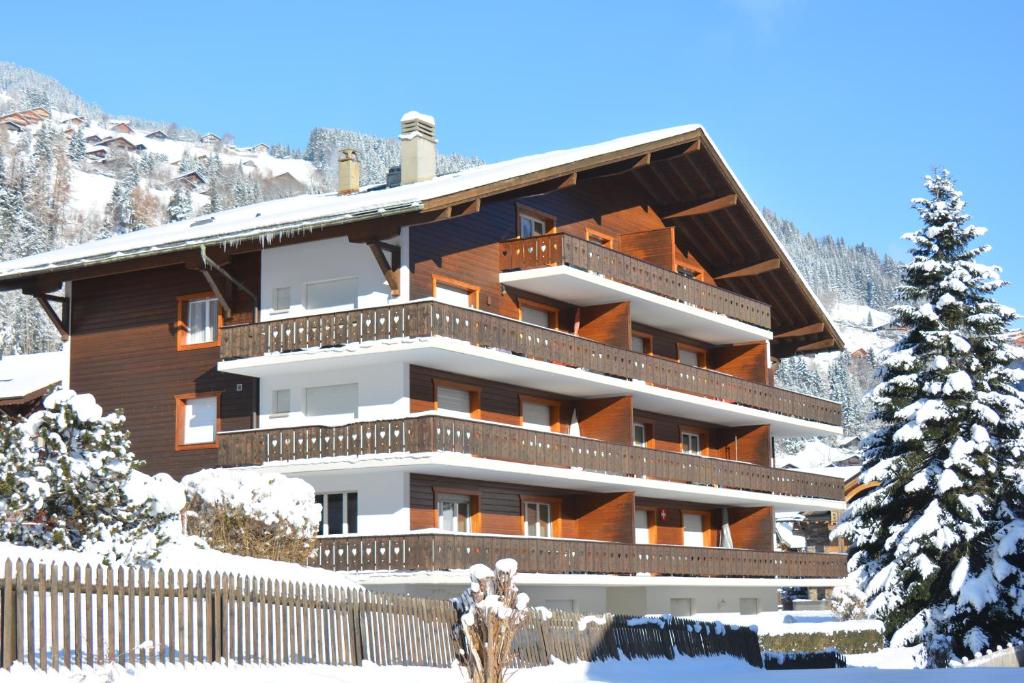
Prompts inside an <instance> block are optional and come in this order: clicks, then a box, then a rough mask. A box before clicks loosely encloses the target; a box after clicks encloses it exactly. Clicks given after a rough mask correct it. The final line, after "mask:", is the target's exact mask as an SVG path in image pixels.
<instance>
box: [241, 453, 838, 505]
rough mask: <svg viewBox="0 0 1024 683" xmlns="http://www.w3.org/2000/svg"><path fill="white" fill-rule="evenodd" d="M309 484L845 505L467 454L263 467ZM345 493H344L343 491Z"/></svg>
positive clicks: (345, 459)
mask: <svg viewBox="0 0 1024 683" xmlns="http://www.w3.org/2000/svg"><path fill="white" fill-rule="evenodd" d="M258 467H261V468H264V469H273V470H275V471H278V472H282V473H284V474H289V475H292V476H298V477H301V478H302V479H304V480H306V481H308V482H309V483H311V484H312V485H313V487H314V488H316V490H317V491H330V490H334V489H335V488H337V487H339V486H340V487H341V488H344V487H345V486H346V485H351V484H352V482H353V481H355V480H356V479H357V478H358V477H359V474H360V472H367V473H369V472H380V471H385V470H387V471H401V472H409V473H413V474H425V475H436V476H443V477H456V478H460V479H473V480H477V481H490V482H501V483H509V484H520V485H524V486H545V487H549V488H555V489H572V490H574V491H591V492H598V493H621V492H622V491H633V492H634V493H635V494H636V496H637V497H638V498H658V499H663V500H674V501H679V502H688V503H707V504H709V505H719V506H737V507H761V506H771V507H773V508H774V509H775V510H776V511H777V512H819V511H821V512H831V511H842V510H844V509H845V508H846V505H845V504H844V503H843V501H841V500H827V499H824V498H809V497H805V496H784V495H780V494H774V493H761V492H757V491H744V490H741V489H730V488H722V487H715V486H702V485H699V484H682V483H676V482H669V481H660V480H656V479H640V478H637V477H625V476H622V475H616V474H602V473H600V472H588V471H586V470H581V469H567V468H561V467H542V466H539V465H527V464H523V463H516V462H508V461H505V460H490V459H487V458H477V457H474V456H471V455H468V454H465V453H450V452H431V453H415V454H409V453H388V454H381V455H360V456H337V457H332V458H319V459H304V460H278V461H271V462H268V463H265V464H263V465H259V466H258ZM339 490H340V489H339Z"/></svg>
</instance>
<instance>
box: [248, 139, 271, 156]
mask: <svg viewBox="0 0 1024 683" xmlns="http://www.w3.org/2000/svg"><path fill="white" fill-rule="evenodd" d="M249 149H250V150H251V151H253V152H255V153H256V154H268V153H269V152H270V145H266V144H264V143H262V142H261V143H259V144H258V145H253V146H252V147H250V148H249Z"/></svg>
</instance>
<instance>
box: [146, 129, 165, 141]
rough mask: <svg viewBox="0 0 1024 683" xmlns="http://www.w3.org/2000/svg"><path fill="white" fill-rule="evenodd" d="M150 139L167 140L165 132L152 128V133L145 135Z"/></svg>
mask: <svg viewBox="0 0 1024 683" xmlns="http://www.w3.org/2000/svg"><path fill="white" fill-rule="evenodd" d="M146 137H147V138H149V139H150V140H168V139H169V138H168V137H167V133H165V132H163V131H162V130H154V131H153V132H152V133H148V134H147V135H146Z"/></svg>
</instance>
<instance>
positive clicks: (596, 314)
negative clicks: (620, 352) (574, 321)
mask: <svg viewBox="0 0 1024 683" xmlns="http://www.w3.org/2000/svg"><path fill="white" fill-rule="evenodd" d="M579 335H580V336H581V337H586V338H587V339H593V340H594V341H598V342H601V343H602V344H609V345H611V346H617V347H619V348H620V349H628V348H629V340H630V336H631V335H632V329H631V326H630V315H629V302H628V301H622V302H619V303H615V304H603V305H600V306H585V307H583V308H580V331H579Z"/></svg>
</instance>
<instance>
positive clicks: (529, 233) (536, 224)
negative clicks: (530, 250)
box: [518, 207, 555, 237]
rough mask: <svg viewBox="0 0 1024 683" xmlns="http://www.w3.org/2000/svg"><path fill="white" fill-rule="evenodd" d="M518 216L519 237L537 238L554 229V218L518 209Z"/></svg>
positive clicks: (532, 210)
mask: <svg viewBox="0 0 1024 683" xmlns="http://www.w3.org/2000/svg"><path fill="white" fill-rule="evenodd" d="M518 214H519V218H518V221H519V236H520V237H537V236H539V235H543V234H545V233H548V232H551V231H552V230H554V229H555V219H554V217H552V216H548V215H546V214H543V213H541V212H540V211H536V210H534V209H526V208H523V207H518Z"/></svg>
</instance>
